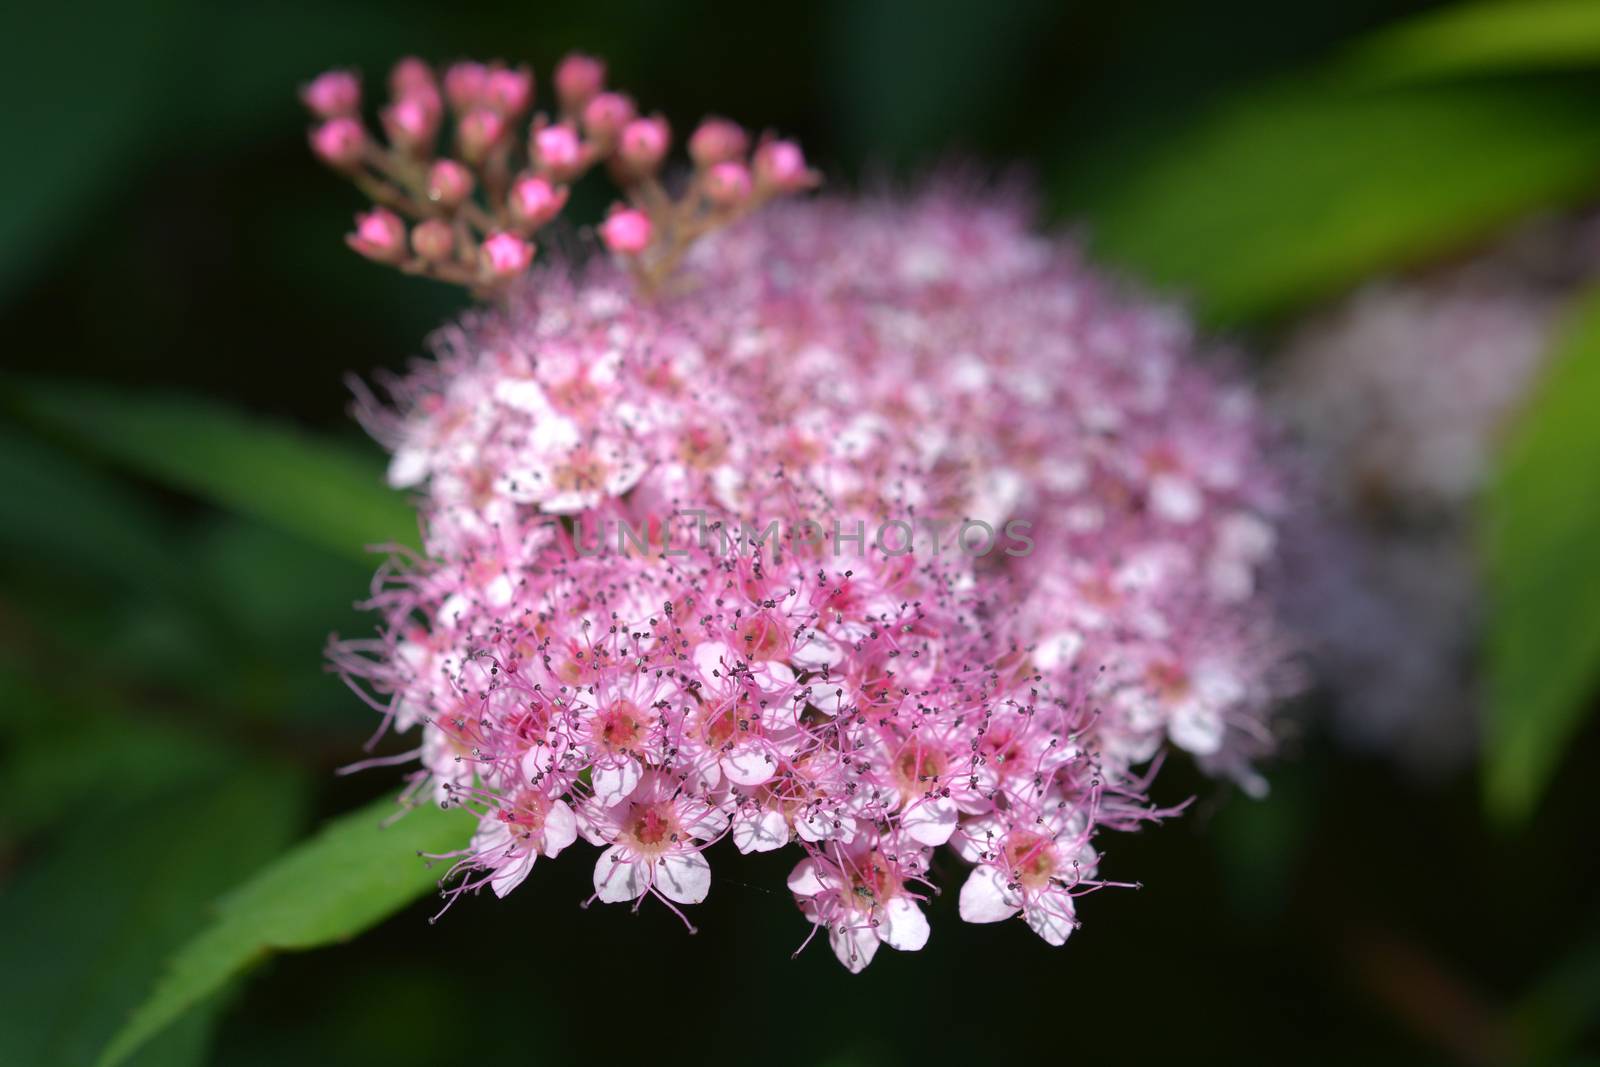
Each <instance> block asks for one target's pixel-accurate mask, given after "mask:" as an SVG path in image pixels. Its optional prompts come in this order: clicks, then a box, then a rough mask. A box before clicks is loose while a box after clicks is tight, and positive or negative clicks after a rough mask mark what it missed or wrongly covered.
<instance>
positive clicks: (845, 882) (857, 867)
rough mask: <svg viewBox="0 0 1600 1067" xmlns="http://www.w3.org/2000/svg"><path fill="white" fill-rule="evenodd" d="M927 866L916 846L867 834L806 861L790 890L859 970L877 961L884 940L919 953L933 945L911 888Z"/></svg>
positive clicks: (793, 874)
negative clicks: (908, 884) (854, 841)
mask: <svg viewBox="0 0 1600 1067" xmlns="http://www.w3.org/2000/svg"><path fill="white" fill-rule="evenodd" d="M925 869H926V858H925V857H924V855H923V853H922V852H921V850H920V849H918V848H916V847H915V846H912V847H910V848H907V847H906V846H904V845H897V844H895V843H894V842H892V841H883V840H876V839H873V838H872V837H870V836H867V837H864V838H862V839H860V840H858V841H857V842H856V843H854V844H852V845H848V846H846V845H832V846H830V847H829V848H828V849H826V850H825V851H823V852H820V853H818V854H816V855H813V856H808V857H807V858H805V859H803V860H801V861H800V862H799V863H798V864H797V865H796V866H795V869H794V870H793V871H791V872H790V874H789V890H790V892H792V893H793V894H794V895H795V897H796V898H797V899H798V900H799V902H800V910H801V911H803V912H804V913H805V914H806V916H807V917H808V918H809V919H811V921H812V922H813V923H814V924H816V925H817V926H819V927H823V928H825V929H826V930H827V931H828V943H829V944H830V945H831V946H832V947H833V954H834V955H835V956H837V957H839V962H840V963H842V964H844V965H845V967H847V968H849V970H850V971H851V973H853V974H854V973H859V972H860V971H862V970H864V969H865V968H866V966H867V964H869V963H871V962H872V957H873V956H875V955H876V954H877V952H878V946H879V945H880V944H884V945H888V946H889V947H890V948H894V949H899V950H900V951H902V952H916V951H917V950H918V949H920V948H922V947H923V946H924V945H926V944H927V943H928V932H929V931H928V919H927V917H926V916H924V915H923V914H922V908H921V907H920V906H919V902H920V901H921V899H922V898H921V897H920V896H918V895H917V894H915V893H913V892H911V890H910V889H909V888H908V886H907V882H910V881H914V880H920V878H921V876H922V872H923V871H924V870H925Z"/></svg>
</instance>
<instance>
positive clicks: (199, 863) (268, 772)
mask: <svg viewBox="0 0 1600 1067" xmlns="http://www.w3.org/2000/svg"><path fill="white" fill-rule="evenodd" d="M63 740H64V742H66V741H68V740H70V739H65V738H64V739H63ZM180 783H183V784H180ZM11 784H13V780H11V779H9V777H8V785H11ZM15 784H17V785H20V784H22V783H15ZM130 796H132V794H130ZM303 796H304V792H303V785H302V780H301V778H300V777H299V776H298V775H297V774H293V773H290V772H287V771H285V770H282V769H279V768H275V767H270V766H265V765H262V764H256V763H251V764H245V763H241V762H239V761H232V762H224V763H217V764H213V765H212V766H211V767H210V768H209V774H208V775H207V776H206V777H203V778H200V779H199V780H196V778H195V776H194V775H193V774H182V773H180V772H179V771H178V770H177V769H176V768H173V769H169V773H168V775H167V781H166V788H165V790H163V791H161V792H160V794H159V795H153V796H149V797H147V798H146V799H144V800H137V799H135V800H132V801H130V802H124V799H123V797H122V796H120V795H119V794H117V793H116V792H115V791H112V792H110V793H108V794H104V795H97V794H95V793H93V792H89V791H84V792H80V793H79V795H78V796H77V798H76V799H77V803H76V807H75V809H74V810H73V812H72V814H71V816H70V818H69V819H68V820H67V821H66V822H65V823H64V824H63V825H62V826H61V827H60V828H59V829H58V830H57V831H56V832H54V833H53V834H51V835H50V837H49V839H48V840H47V841H44V842H41V845H42V848H43V850H42V852H41V854H40V855H39V857H38V858H37V860H36V861H35V862H34V863H32V864H31V865H30V866H29V867H28V868H27V869H26V870H24V871H23V872H22V874H21V875H20V877H18V878H17V879H16V880H15V881H13V882H11V883H10V884H8V885H7V886H6V887H5V890H4V892H3V893H0V943H4V945H5V946H6V950H5V952H4V954H3V957H0V958H3V962H0V999H3V1000H4V1002H5V1005H6V1010H5V1011H4V1012H0V1061H4V1062H6V1063H14V1064H29V1065H34V1067H53V1065H57V1064H60V1065H78V1064H84V1063H88V1062H90V1060H91V1059H92V1058H93V1056H94V1055H95V1052H96V1051H97V1050H98V1049H99V1048H100V1047H101V1046H102V1045H103V1044H104V1043H105V1042H106V1041H107V1040H108V1039H109V1038H110V1036H111V1035H112V1034H113V1033H114V1032H116V1030H117V1028H118V1027H119V1025H121V1023H122V1021H123V1017H124V1015H125V1013H126V1012H127V1011H128V1010H129V1009H131V1008H132V1007H133V1005H134V1004H136V1003H137V1001H138V998H139V996H140V994H141V993H142V992H143V990H145V989H147V988H148V987H149V984H150V982H151V981H152V980H153V979H154V977H155V975H156V974H157V973H158V970H159V967H160V965H161V963H162V960H163V959H165V957H166V956H167V954H168V953H170V952H171V951H172V949H173V948H174V946H176V945H177V944H179V943H181V941H182V939H183V937H184V936H185V935H186V933H187V932H188V931H189V930H191V929H192V928H193V926H194V923H195V920H196V917H197V916H198V915H201V914H203V913H204V911H205V908H206V907H207V906H208V905H209V904H210V903H211V901H212V900H214V899H215V898H216V896H217V895H218V894H219V893H220V892H221V891H223V890H224V889H225V888H226V887H227V886H228V885H229V884H231V883H232V882H234V881H235V880H237V879H238V878H240V877H241V876H242V875H243V874H244V873H245V872H247V871H249V870H251V869H253V868H255V867H256V866H258V865H259V864H261V863H262V862H264V861H265V860H266V859H267V857H269V856H271V855H273V854H274V853H275V852H277V851H278V850H279V849H280V848H282V847H283V845H284V844H285V842H287V841H288V840H289V838H290V836H291V835H292V834H293V832H294V829H295V827H296V825H297V824H298V823H299V821H300V818H301V804H302V799H303ZM208 1029H209V1020H208V1018H207V1017H205V1016H204V1015H202V1016H199V1017H197V1018H195V1019H193V1020H192V1021H188V1022H186V1024H185V1026H184V1027H182V1028H180V1029H177V1030H174V1031H171V1032H169V1034H167V1035H164V1036H163V1039H162V1040H161V1042H160V1043H159V1045H152V1046H151V1047H150V1048H149V1050H148V1054H147V1055H146V1056H144V1057H141V1058H140V1060H139V1062H140V1063H148V1064H152V1065H156V1064H184V1063H199V1062H202V1058H203V1055H204V1050H205V1043H206V1035H207V1030H208Z"/></svg>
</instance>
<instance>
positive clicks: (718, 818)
mask: <svg viewBox="0 0 1600 1067" xmlns="http://www.w3.org/2000/svg"><path fill="white" fill-rule="evenodd" d="M727 825H728V817H727V816H726V815H725V814H723V812H722V811H721V810H720V809H719V808H717V807H716V806H714V805H712V804H710V803H708V802H707V801H706V800H704V799H703V798H700V797H697V796H693V795H691V794H688V793H685V792H683V791H682V790H680V789H679V788H678V784H677V783H676V782H674V781H673V780H672V779H671V778H670V777H668V776H667V775H665V774H662V773H660V772H655V771H652V772H651V773H649V774H647V775H645V776H644V777H643V778H642V779H640V781H639V784H638V785H637V786H636V787H635V788H634V789H633V791H632V792H631V793H629V794H628V795H627V796H626V797H625V798H624V799H622V800H620V801H618V802H617V803H615V804H613V805H611V806H609V807H602V806H600V805H599V804H598V803H595V804H590V805H587V806H586V807H584V808H583V823H582V826H583V832H584V836H585V837H586V838H587V839H588V840H589V841H590V842H592V843H594V844H596V845H603V846H606V847H605V851H603V852H601V853H600V858H599V859H597V860H595V865H594V892H595V896H596V897H597V898H599V899H600V900H603V901H605V902H606V903H608V904H618V903H624V902H626V901H630V900H640V899H642V898H643V897H644V896H645V894H647V893H651V892H654V893H656V894H657V895H659V896H660V897H662V898H663V899H665V900H668V901H671V902H673V903H677V904H698V903H700V902H701V901H702V900H704V899H705V898H706V894H707V893H708V892H710V890H711V864H709V863H708V862H706V858H705V856H704V855H702V854H701V852H702V850H703V849H704V848H705V846H706V845H707V844H708V843H709V842H711V841H712V840H714V839H716V838H717V837H720V836H721V835H722V833H723V832H724V831H725V830H726V829H727Z"/></svg>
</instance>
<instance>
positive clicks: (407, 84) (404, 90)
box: [389, 56, 439, 100]
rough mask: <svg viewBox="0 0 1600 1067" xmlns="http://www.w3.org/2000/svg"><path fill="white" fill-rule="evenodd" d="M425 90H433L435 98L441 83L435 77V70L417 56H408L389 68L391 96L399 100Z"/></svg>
mask: <svg viewBox="0 0 1600 1067" xmlns="http://www.w3.org/2000/svg"><path fill="white" fill-rule="evenodd" d="M424 90H432V91H433V94H434V95H435V96H437V95H438V93H439V83H438V80H437V79H435V78H434V76H433V68H432V67H430V66H428V64H427V63H426V62H424V61H423V60H421V59H418V58H417V57H416V56H406V57H405V58H404V59H402V60H400V61H399V62H398V63H396V64H395V65H394V66H393V67H391V68H389V95H390V96H392V97H394V98H395V99H397V100H398V99H399V98H400V97H402V96H410V95H412V94H413V93H417V92H422V91H424Z"/></svg>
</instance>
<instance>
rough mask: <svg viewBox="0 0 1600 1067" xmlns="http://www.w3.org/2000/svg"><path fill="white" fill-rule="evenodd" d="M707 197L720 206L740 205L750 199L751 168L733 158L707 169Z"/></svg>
mask: <svg viewBox="0 0 1600 1067" xmlns="http://www.w3.org/2000/svg"><path fill="white" fill-rule="evenodd" d="M705 188H706V197H707V198H708V199H710V201H711V202H712V203H713V204H716V205H717V206H718V207H739V206H740V205H742V204H744V203H745V202H746V201H748V200H749V199H750V193H751V191H752V185H751V181H750V168H748V167H746V166H745V165H744V164H743V163H735V162H733V161H731V160H729V161H727V162H724V163H717V164H714V165H713V166H712V168H711V169H710V170H708V171H706V185H705Z"/></svg>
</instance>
